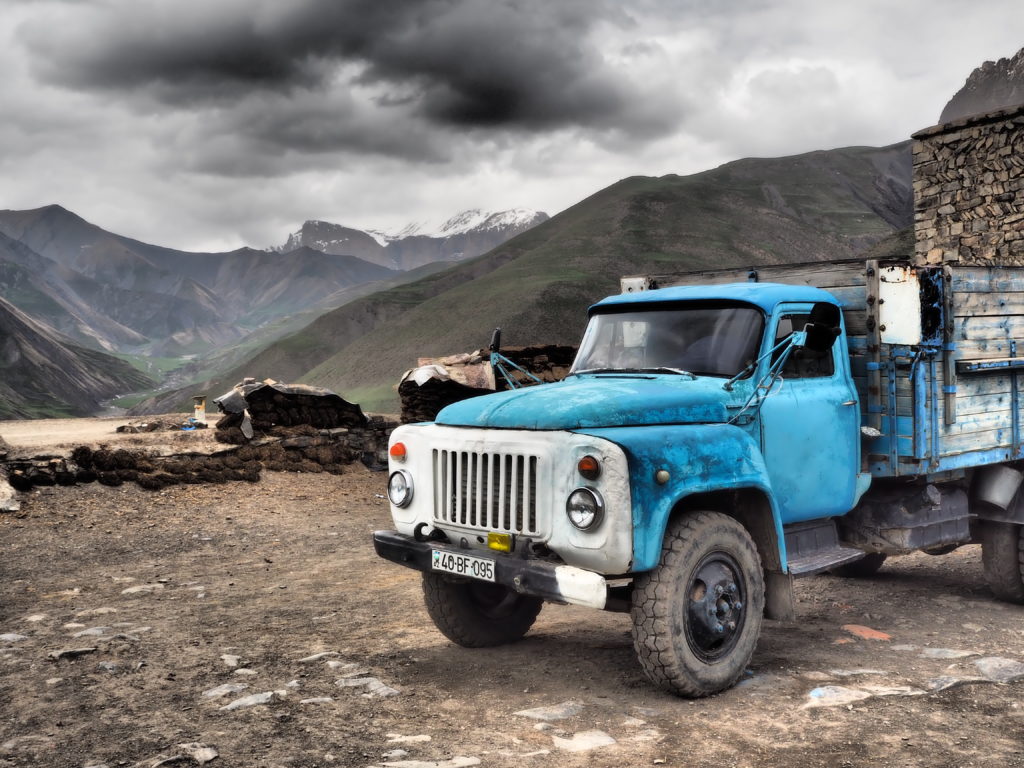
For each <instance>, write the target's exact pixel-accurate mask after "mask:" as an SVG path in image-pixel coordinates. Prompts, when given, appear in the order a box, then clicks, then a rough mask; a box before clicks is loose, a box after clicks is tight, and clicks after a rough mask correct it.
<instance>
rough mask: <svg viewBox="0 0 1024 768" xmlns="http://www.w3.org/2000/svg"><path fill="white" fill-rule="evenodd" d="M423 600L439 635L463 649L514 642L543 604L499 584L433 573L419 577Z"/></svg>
mask: <svg viewBox="0 0 1024 768" xmlns="http://www.w3.org/2000/svg"><path fill="white" fill-rule="evenodd" d="M423 601H424V602H425V603H426V605H427V613H428V614H430V618H431V619H432V620H433V622H434V624H435V626H436V627H437V628H438V629H439V630H440V631H441V634H443V635H444V636H445V637H447V638H448V639H449V640H451V641H452V642H453V643H456V644H457V645H461V646H463V647H465V648H486V647H488V646H493V645H505V644H506V643H514V642H515V641H516V640H519V639H520V638H521V637H522V636H523V635H525V634H526V633H527V631H529V629H530V627H532V626H533V622H534V621H536V619H537V614H539V613H540V609H541V608H542V607H543V605H544V601H543V600H541V599H540V598H539V597H532V596H530V595H520V594H518V593H516V592H513V591H512V590H510V589H508V588H507V587H503V586H501V585H500V584H489V583H487V582H483V581H468V580H467V581H452V580H449V579H448V578H446V577H444V576H441V575H440V574H437V573H424V574H423Z"/></svg>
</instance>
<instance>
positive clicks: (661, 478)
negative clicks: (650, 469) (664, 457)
mask: <svg viewBox="0 0 1024 768" xmlns="http://www.w3.org/2000/svg"><path fill="white" fill-rule="evenodd" d="M669 477H670V475H669V474H668V470H667V469H659V470H658V471H657V472H655V473H654V479H655V481H656V482H657V483H658V485H664V484H665V483H667V482H668V481H669Z"/></svg>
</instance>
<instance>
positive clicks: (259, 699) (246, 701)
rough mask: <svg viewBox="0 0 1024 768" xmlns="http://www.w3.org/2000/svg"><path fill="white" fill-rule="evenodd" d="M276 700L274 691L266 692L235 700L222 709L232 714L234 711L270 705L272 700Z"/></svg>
mask: <svg viewBox="0 0 1024 768" xmlns="http://www.w3.org/2000/svg"><path fill="white" fill-rule="evenodd" d="M273 698H274V691H264V692H263V693H254V694H252V695H251V696H243V697H242V698H240V699H235V700H234V701H232V702H231V703H230V704H225V705H224V706H223V707H221V709H222V710H224V711H225V712H230V711H231V710H234V709H244V708H246V707H255V706H258V705H260V704H269V703H270V700H271V699H273Z"/></svg>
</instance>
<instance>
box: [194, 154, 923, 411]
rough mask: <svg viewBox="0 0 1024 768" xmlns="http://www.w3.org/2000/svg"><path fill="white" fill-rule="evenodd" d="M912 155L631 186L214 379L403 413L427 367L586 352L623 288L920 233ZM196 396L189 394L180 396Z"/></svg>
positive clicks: (846, 251) (752, 163)
mask: <svg viewBox="0 0 1024 768" xmlns="http://www.w3.org/2000/svg"><path fill="white" fill-rule="evenodd" d="M910 177H911V172H910V146H909V142H904V143H901V144H896V145H893V146H890V147H884V148H880V149H879V148H871V147H851V148H845V149H838V150H831V151H823V152H813V153H809V154H805V155H799V156H795V157H787V158H777V159H748V160H740V161H737V162H734V163H729V164H726V165H723V166H721V167H720V168H716V169H714V170H711V171H706V172H704V173H699V174H695V175H692V176H674V175H672V176H663V177H660V178H649V177H633V178H628V179H624V180H622V181H620V182H618V183H617V184H614V185H612V186H610V187H608V188H606V189H604V190H601V191H600V192H598V193H597V194H595V195H593V196H591V197H589V198H587V199H586V200H583V201H581V202H580V203H578V204H577V205H575V206H573V207H571V208H569V209H568V210H566V211H564V212H563V213H561V214H559V215H557V216H555V217H554V218H552V219H550V220H549V221H547V222H545V223H543V224H541V225H539V226H537V227H535V228H534V229H531V230H530V231H528V232H526V233H524V234H522V235H520V236H518V237H516V238H514V239H512V240H510V241H508V242H507V243H505V244H504V245H502V246H500V247H499V248H496V249H495V250H493V251H491V252H490V253H487V254H485V255H483V256H481V257H478V258H476V259H474V260H471V261H468V262H465V263H462V264H460V265H458V266H456V267H453V268H451V269H448V270H446V271H444V272H441V273H438V274H434V275H430V276H428V277H426V278H424V279H422V280H419V281H416V282H413V283H409V284H406V285H403V286H400V287H397V288H393V289H391V290H387V291H382V292H379V293H375V294H373V295H370V296H366V297H364V298H362V299H359V300H357V301H354V302H352V303H350V304H347V305H345V306H343V307H341V308H339V309H338V310H335V311H333V312H330V313H328V314H326V315H323V316H321V317H320V318H318V319H317V320H316V321H314V322H313V323H311V324H310V325H309V326H307V327H306V328H304V329H302V330H301V331H299V332H298V333H295V334H293V335H291V336H288V337H286V338H283V339H281V340H279V341H278V342H276V343H275V344H273V345H271V346H270V347H268V348H267V349H265V350H264V351H263V352H261V353H260V354H259V355H257V356H256V357H254V358H252V359H251V360H249V361H247V362H246V363H244V364H242V365H240V366H237V367H235V368H233V369H232V370H230V371H228V372H227V373H226V374H224V375H222V376H219V377H217V378H216V379H215V380H214V381H213V382H211V383H209V384H208V386H207V387H206V389H207V391H213V392H217V391H222V390H226V389H227V388H228V387H229V386H230V385H231V384H233V383H235V382H236V381H237V380H239V379H240V378H242V377H243V376H255V377H257V378H266V377H272V378H275V379H278V380H287V381H296V380H301V381H304V382H307V383H311V384H317V385H320V386H326V387H329V388H331V389H333V390H335V391H337V392H339V393H342V394H343V395H344V396H345V397H346V398H348V399H350V400H355V401H357V402H360V403H361V404H362V405H363V407H364V408H366V409H368V410H387V411H394V410H397V395H396V393H395V384H396V383H397V380H398V377H399V376H400V375H401V373H402V372H403V371H404V370H406V369H408V368H410V367H413V366H414V365H415V363H416V358H417V357H422V356H435V355H442V354H449V353H452V352H459V351H466V350H470V349H474V348H478V347H481V346H484V345H485V344H486V343H487V340H488V339H489V337H490V331H491V329H493V328H494V327H496V326H501V327H502V328H503V329H504V340H505V343H507V344H527V343H573V342H575V341H577V340H578V337H579V335H580V333H581V331H582V329H583V325H584V322H585V309H586V307H587V305H589V304H590V303H592V302H593V301H595V300H596V299H599V298H601V297H603V296H606V295H608V294H611V293H615V292H617V290H618V278H619V277H620V276H621V275H624V274H631V273H643V272H647V271H658V272H665V271H671V270H676V269H678V270H686V269H696V268H709V267H718V266H721V267H725V266H746V265H757V264H768V263H781V262H790V261H814V260H822V261H826V260H835V259H844V258H851V257H854V256H856V255H857V254H859V253H861V252H863V251H864V250H865V249H867V248H868V247H870V246H871V245H873V244H874V243H876V242H878V241H879V240H881V239H882V238H884V237H885V236H887V235H889V234H890V233H892V232H893V231H895V230H897V229H901V228H904V227H907V226H909V225H910V223H911V221H912V204H911V203H912V195H911V183H910ZM184 394H185V393H184V392H182V395H184Z"/></svg>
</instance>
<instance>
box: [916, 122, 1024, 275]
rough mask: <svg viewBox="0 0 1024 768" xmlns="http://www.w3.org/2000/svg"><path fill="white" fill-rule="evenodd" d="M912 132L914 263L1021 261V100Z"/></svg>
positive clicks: (1014, 263)
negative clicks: (1018, 103) (983, 113)
mask: <svg viewBox="0 0 1024 768" xmlns="http://www.w3.org/2000/svg"><path fill="white" fill-rule="evenodd" d="M914 138H915V139H916V141H915V142H914V147H913V153H914V229H915V232H916V241H917V242H916V246H915V260H916V262H917V263H918V264H921V265H924V264H950V263H952V264H961V265H983V266H993V265H1005V266H1022V265H1024V105H1022V106H1019V107H1014V108H1012V109H1004V110H1000V111H998V112H992V113H989V114H985V115H977V116H974V117H969V118H965V119H962V120H956V121H954V122H952V123H947V124H945V125H939V126H936V127H934V128H929V129H927V130H924V131H920V132H919V133H916V134H914Z"/></svg>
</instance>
